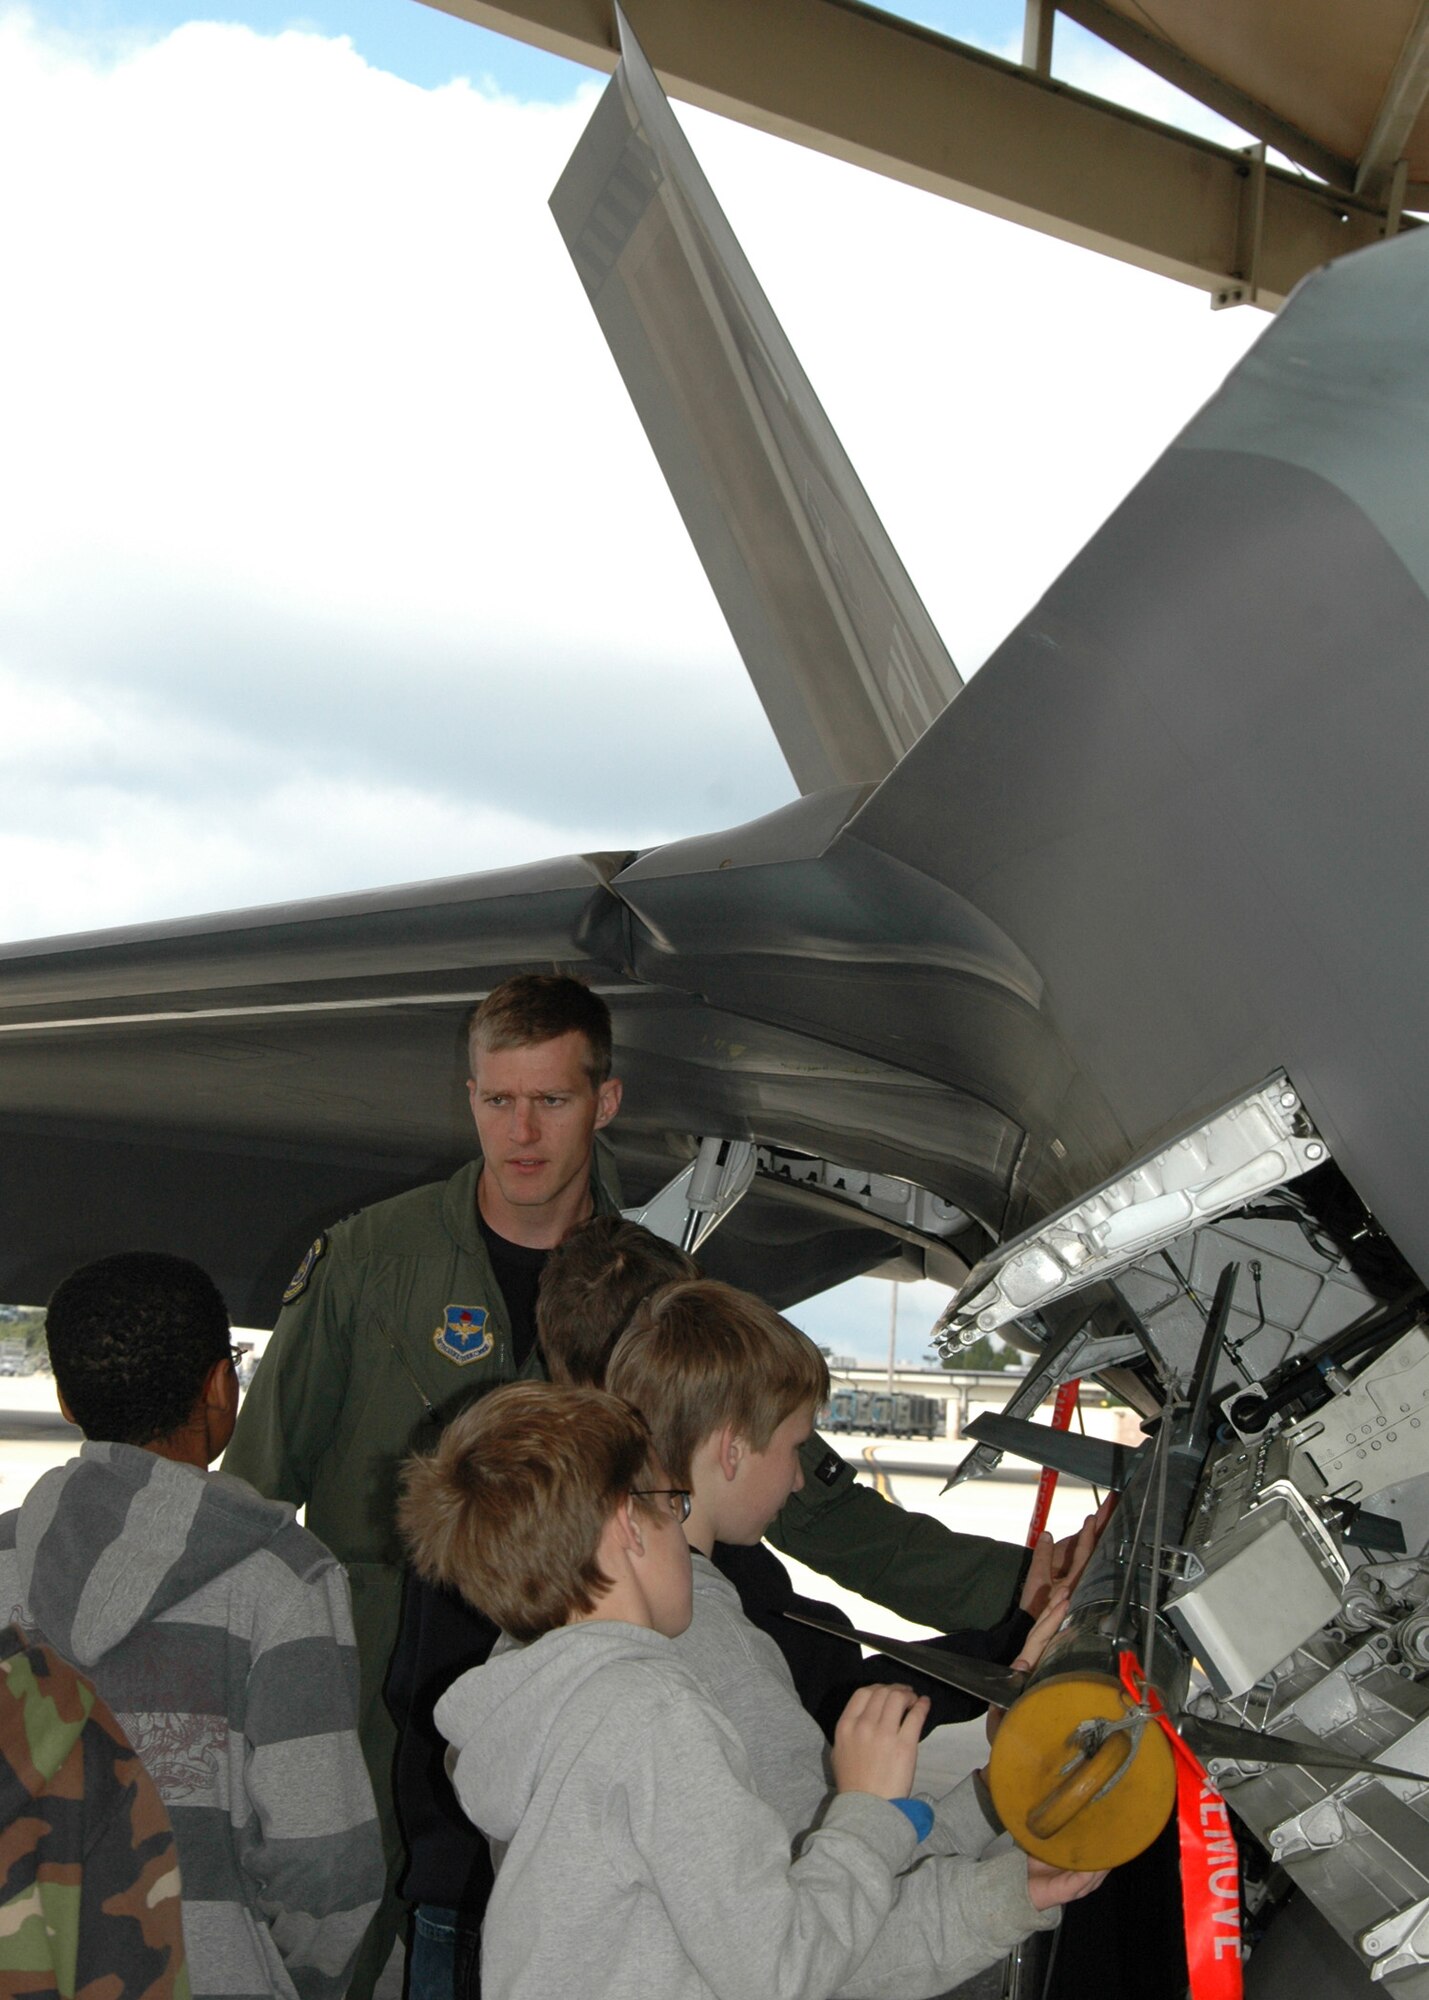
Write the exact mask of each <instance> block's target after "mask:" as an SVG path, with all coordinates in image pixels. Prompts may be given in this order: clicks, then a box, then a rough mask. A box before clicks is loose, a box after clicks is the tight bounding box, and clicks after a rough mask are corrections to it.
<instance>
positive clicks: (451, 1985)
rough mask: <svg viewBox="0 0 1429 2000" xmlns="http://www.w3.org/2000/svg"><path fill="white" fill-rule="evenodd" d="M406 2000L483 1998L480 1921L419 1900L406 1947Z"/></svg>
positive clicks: (477, 1999) (475, 1999)
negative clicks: (466, 1919) (464, 1917)
mask: <svg viewBox="0 0 1429 2000" xmlns="http://www.w3.org/2000/svg"><path fill="white" fill-rule="evenodd" d="M406 2000H481V1921H480V1919H479V1918H478V1919H476V1920H475V1921H474V1922H473V1923H471V1924H467V1923H466V1922H464V1921H463V1918H462V1915H461V1912H460V1911H459V1910H443V1909H440V1908H439V1907H438V1906H437V1905H436V1904H435V1903H418V1905H417V1907H416V1909H415V1910H414V1912H413V1915H412V1939H411V1943H410V1944H409V1945H408V1947H407V1989H406Z"/></svg>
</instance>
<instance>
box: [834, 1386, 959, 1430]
mask: <svg viewBox="0 0 1429 2000" xmlns="http://www.w3.org/2000/svg"><path fill="white" fill-rule="evenodd" d="M819 1422H820V1428H821V1429H822V1430H825V1431H829V1432H838V1431H861V1432H862V1433H863V1434H864V1435H865V1436H870V1437H929V1438H932V1437H938V1436H940V1435H941V1434H942V1430H943V1405H942V1404H941V1403H940V1402H939V1400H938V1398H937V1397H936V1396H896V1395H895V1396H890V1395H889V1394H888V1393H887V1391H886V1390H875V1389H835V1390H834V1392H833V1394H832V1396H830V1398H829V1400H828V1404H827V1406H826V1408H825V1410H824V1412H823V1414H822V1415H821V1417H820V1420H819Z"/></svg>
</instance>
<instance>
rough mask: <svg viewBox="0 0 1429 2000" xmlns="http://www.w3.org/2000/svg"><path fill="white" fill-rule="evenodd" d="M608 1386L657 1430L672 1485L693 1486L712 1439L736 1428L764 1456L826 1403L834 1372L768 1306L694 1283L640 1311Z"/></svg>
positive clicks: (714, 1284)
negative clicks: (791, 1420)
mask: <svg viewBox="0 0 1429 2000" xmlns="http://www.w3.org/2000/svg"><path fill="white" fill-rule="evenodd" d="M605 1383H606V1387H607V1388H608V1389H609V1390H610V1391H611V1393H612V1394H613V1395H616V1396H623V1397H624V1398H625V1400H626V1402H627V1403H632V1404H633V1405H634V1406H635V1408H636V1409H637V1410H639V1412H640V1413H641V1415H642V1416H643V1417H644V1419H645V1421H646V1422H647V1423H648V1424H649V1426H650V1433H651V1436H652V1437H653V1438H654V1441H655V1449H656V1451H657V1452H658V1453H659V1456H660V1460H661V1463H662V1464H663V1465H664V1467H665V1471H666V1474H667V1476H668V1477H669V1478H670V1480H671V1481H672V1482H673V1483H674V1484H675V1485H677V1486H688V1485H689V1483H690V1466H691V1463H692V1462H693V1459H694V1455H695V1452H696V1451H697V1449H698V1448H699V1446H700V1445H702V1444H703V1443H704V1441H705V1439H706V1438H708V1437H711V1436H713V1434H714V1433H715V1432H716V1431H718V1430H723V1428H724V1426H725V1425H726V1424H728V1425H729V1426H730V1427H731V1428H732V1429H733V1431H734V1433H735V1435H736V1436H737V1437H741V1438H743V1439H744V1441H745V1443H746V1444H747V1445H748V1446H749V1447H750V1448H751V1449H752V1450H754V1451H763V1450H765V1449H766V1447H767V1446H768V1443H769V1440H770V1439H771V1438H772V1437H773V1435H774V1433H775V1431H777V1430H778V1428H779V1426H780V1424H782V1423H783V1422H784V1421H785V1420H786V1418H788V1417H792V1416H793V1414H794V1412H795V1411H796V1410H802V1409H805V1408H807V1407H810V1406H812V1407H813V1408H815V1409H816V1408H817V1407H818V1406H819V1404H820V1403H822V1402H823V1401H824V1400H825V1399H826V1397H827V1396H828V1393H829V1369H828V1363H827V1362H826V1361H825V1360H824V1357H823V1355H822V1354H820V1352H819V1350H818V1348H817V1347H815V1345H814V1343H813V1341H812V1340H810V1339H809V1337H808V1335H807V1334H805V1333H801V1332H800V1331H799V1329H798V1327H797V1326H791V1325H790V1324H789V1322H788V1320H787V1319H783V1318H781V1317H780V1315H779V1314H778V1313H777V1312H775V1311H774V1309H773V1307H772V1306H767V1305H765V1304H764V1302H763V1300H762V1299H756V1298H754V1297H753V1296H752V1295H751V1294H750V1293H749V1292H740V1291H736V1290H735V1288H734V1286H733V1285H722V1284H720V1283H719V1282H718V1281H717V1280H715V1279H713V1278H695V1279H690V1280H687V1281H685V1282H683V1283H681V1284H675V1285H666V1286H664V1287H663V1288H662V1289H661V1290H660V1291H658V1292H655V1293H654V1294H653V1295H652V1296H651V1297H650V1298H648V1299H646V1300H645V1302H644V1304H643V1305H640V1306H637V1308H636V1310H635V1313H634V1316H633V1317H632V1319H631V1322H630V1325H629V1326H628V1327H627V1329H626V1331H625V1333H624V1334H623V1335H622V1336H621V1338H620V1340H619V1341H618V1342H617V1343H616V1347H615V1351H614V1353H613V1354H612V1355H611V1357H610V1362H609V1365H608V1366H607V1368H606V1372H605Z"/></svg>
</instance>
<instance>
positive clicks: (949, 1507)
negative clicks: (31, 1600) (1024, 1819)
mask: <svg viewBox="0 0 1429 2000" xmlns="http://www.w3.org/2000/svg"><path fill="white" fill-rule="evenodd" d="M80 1442H81V1440H80V1434H79V1432H78V1431H77V1430H75V1429H74V1427H73V1426H72V1425H70V1424H67V1423H66V1422H65V1420H64V1418H63V1417H62V1416H61V1415H60V1412H59V1406H58V1403H57V1401H56V1398H55V1385H54V1379H53V1377H51V1376H49V1375H19V1376H15V1375H11V1376H0V1511H3V1510H4V1509H7V1508H10V1507H18V1506H19V1505H20V1503H21V1501H22V1500H23V1499H24V1498H25V1496H26V1494H27V1493H28V1492H29V1490H30V1488H31V1487H32V1486H33V1485H34V1483H35V1481H36V1480H37V1479H39V1478H40V1477H41V1475H42V1474H44V1473H45V1472H47V1471H48V1470H49V1469H50V1467H51V1466H55V1465H62V1464H63V1463H64V1462H65V1460H66V1459H68V1458H72V1457H73V1456H74V1454H75V1452H76V1451H78V1449H79V1446H80ZM837 1444H838V1447H839V1449H840V1451H841V1452H842V1453H843V1454H844V1456H845V1457H847V1458H849V1459H851V1460H861V1461H862V1464H863V1467H864V1468H866V1469H864V1470H861V1472H860V1477H862V1478H865V1479H867V1480H868V1481H869V1482H870V1483H877V1484H879V1485H880V1486H881V1487H882V1489H883V1491H884V1492H885V1494H886V1496H887V1497H888V1498H891V1499H892V1500H893V1501H894V1503H895V1504H896V1505H898V1506H900V1507H906V1508H909V1509H910V1510H912V1511H913V1512H916V1513H925V1514H933V1515H935V1516H936V1517H937V1518H938V1519H939V1520H941V1521H944V1522H946V1524H947V1525H948V1526H949V1527H950V1528H957V1529H960V1530H962V1531H963V1532H964V1533H966V1534H974V1535H991V1536H993V1537H995V1538H996V1539H997V1540H999V1541H1009V1542H1021V1541H1025V1540H1026V1536H1027V1528H1028V1524H1029V1521H1030V1519H1031V1515H1032V1504H1033V1498H1034V1495H1035V1493H1036V1490H1037V1482H1036V1474H1035V1472H1033V1471H1032V1469H1031V1468H1030V1467H1019V1468H1017V1469H1016V1470H1014V1471H1009V1472H1004V1473H1002V1474H1000V1475H999V1476H998V1477H996V1478H993V1479H979V1480H972V1481H969V1483H968V1484H967V1485H965V1486H959V1487H956V1488H955V1489H954V1490H953V1491H952V1492H951V1493H944V1492H943V1491H942V1483H943V1482H942V1479H941V1478H940V1477H938V1476H937V1475H936V1474H934V1475H929V1474H928V1473H927V1472H925V1471H919V1472H916V1473H915V1472H905V1471H901V1470H900V1469H899V1467H900V1464H902V1465H909V1464H916V1465H919V1466H923V1467H926V1466H927V1465H929V1464H930V1463H932V1462H938V1463H943V1462H946V1463H947V1464H948V1465H949V1466H950V1467H951V1466H952V1465H955V1464H956V1463H957V1462H958V1460H959V1458H960V1457H961V1456H962V1454H963V1452H964V1451H965V1450H966V1449H967V1447H966V1446H963V1445H960V1444H957V1443H954V1442H952V1441H950V1440H947V1439H941V1438H940V1439H938V1440H937V1441H936V1442H934V1443H932V1444H929V1443H927V1442H926V1441H923V1440H916V1441H912V1442H907V1443H904V1442H895V1441H890V1440H888V1439H884V1438H869V1437H861V1436H858V1435H853V1436H848V1437H840V1438H839V1439H838V1440H837ZM1094 1505H1095V1496H1094V1495H1093V1494H1092V1492H1091V1490H1090V1488H1088V1487H1086V1486H1083V1485H1080V1484H1079V1483H1077V1482H1074V1481H1070V1480H1067V1479H1063V1480H1061V1481H1060V1482H1059V1484H1058V1489H1057V1492H1056V1494H1055V1496H1054V1498H1053V1502H1052V1514H1051V1521H1050V1526H1051V1529H1052V1532H1053V1534H1054V1535H1059V1536H1060V1535H1066V1534H1070V1533H1071V1532H1073V1530H1075V1529H1076V1527H1077V1526H1078V1525H1079V1524H1080V1522H1081V1520H1082V1517H1083V1516H1084V1515H1085V1514H1086V1513H1088V1512H1089V1511H1090V1509H1091V1508H1092V1507H1093V1506H1094ZM785 1560H786V1561H787V1558H785ZM788 1567H789V1570H790V1573H791V1575H792V1576H793V1579H794V1587H795V1589H796V1590H799V1591H802V1592H804V1593H805V1594H807V1595H808V1596H810V1597H815V1598H821V1599H823V1601H824V1602H825V1603H831V1604H837V1605H839V1606H840V1607H841V1608H842V1609H843V1610H845V1611H847V1613H848V1614H849V1616H850V1617H851V1618H852V1619H853V1622H854V1623H855V1624H856V1625H858V1626H859V1627H861V1628H862V1629H864V1630H866V1631H874V1632H883V1633H886V1634H888V1635H889V1636H890V1637H893V1638H897V1637H907V1638H919V1637H922V1636H923V1635H924V1634H925V1632H926V1630H927V1628H926V1627H923V1626H918V1625H910V1624H909V1623H908V1622H907V1620H906V1619H902V1618H897V1617H895V1616H894V1615H893V1613H892V1612H890V1611H885V1610H884V1609H883V1608H882V1607H881V1606H879V1605H874V1604H869V1603H867V1602H866V1601H865V1600H864V1599H862V1598H860V1597H858V1596H856V1595H855V1593H854V1592H852V1591H848V1590H843V1589H841V1588H840V1586H839V1585H838V1584H835V1583H831V1582H830V1581H829V1579H828V1578H827V1577H822V1576H818V1575H816V1574H815V1573H814V1572H813V1571H811V1570H807V1569H805V1568H804V1567H803V1565H802V1564H799V1563H794V1562H790V1563H789V1564H788ZM986 1756H987V1738H986V1735H985V1733H984V1730H983V1725H982V1723H981V1722H965V1723H960V1724H958V1725H956V1726H955V1727H952V1728H945V1729H936V1730H934V1731H933V1733H932V1735H931V1736H929V1737H928V1738H927V1740H926V1741H925V1743H924V1744H923V1748H922V1751H921V1752H920V1755H919V1759H918V1783H919V1789H920V1790H927V1791H929V1792H932V1793H934V1794H936V1793H938V1792H940V1791H943V1790H945V1789H946V1788H947V1787H948V1786H950V1785H952V1784H954V1783H956V1782H957V1780H958V1779H960V1778H961V1777H963V1776H965V1775H966V1774H967V1773H968V1772H969V1771H971V1770H973V1769H975V1768H976V1766H977V1765H979V1764H981V1763H983V1762H984V1761H985V1760H986ZM1000 1988H1001V1976H1000V1974H999V1973H996V1972H988V1973H985V1974H983V1975H982V1977H981V1978H980V1979H978V1980H975V1981H972V1982H970V1983H969V1985H967V1986H966V1987H960V1988H959V1989H958V1995H957V2000H992V1996H994V1995H995V1994H997V1993H998V1992H999V1991H1000ZM399 1990H400V1986H399V1983H398V1980H397V1978H396V1966H395V1965H394V1967H392V1968H389V1971H388V1973H387V1974H386V1975H384V1979H383V1981H382V1985H381V1987H380V1989H379V1991H380V1993H381V1994H382V1995H383V1996H386V1995H387V1994H388V1993H389V1992H390V1993H392V1994H393V1995H395V1993H396V1992H397V1991H399Z"/></svg>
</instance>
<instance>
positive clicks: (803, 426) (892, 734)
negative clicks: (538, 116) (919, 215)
mask: <svg viewBox="0 0 1429 2000" xmlns="http://www.w3.org/2000/svg"><path fill="white" fill-rule="evenodd" d="M620 33H621V50H622V55H621V62H620V66H619V68H618V69H617V70H616V72H615V75H614V77H613V78H612V80H611V82H610V85H609V87H608V88H607V90H606V92H605V94H604V96H603V97H602V98H601V101H600V104H599V106H598V107H597V109H596V112H595V115H594V117H593V118H592V119H591V122H590V124H589V126H588V127H587V128H586V131H585V133H584V135H583V136H582V138H581V141H580V144H579V145H578V146H577V148H576V151H575V153H574V154H573V155H572V157H571V160H570V164H569V165H568V166H567V168H566V170H565V173H564V174H563V175H562V176H561V180H560V183H559V185H558V186H557V188H556V191H555V193H554V194H553V195H552V197H551V208H552V211H553V212H554V214H555V217H556V220H557V222H558V223H559V225H560V228H561V233H562V235H563V236H564V237H565V240H566V243H567V245H568V247H569V249H570V252H571V255H572V257H573V258H574V260H575V264H576V268H577V270H578V271H579V273H580V276H581V280H582V282H583V284H584V285H585V288H586V291H587V293H588V294H589V296H590V300H591V303H592V305H593V306H594V307H595V311H596V316H597V318H598V319H599V321H600V324H601V327H602V329H603V330H604V333H605V337H606V339H607V340H608V341H609V343H610V347H611V351H612V353H613V354H614V356H615V359H616V362H617V364H618V366H619V368H620V371H621V373H622V375H623V376H624V378H625V383H626V387H627V388H628V389H629V391H630V395H631V398H632V400H633V401H634V403H635V407H636V409H637V410H638V412H639V414H640V419H641V422H642V423H643V424H644V426H645V430H646V434H647V435H648V437H649V439H650V442H651V445H652V446H653V448H654V451H655V455H656V457H657V458H658V459H659V461H660V465H661V468H662V470H663V471H664V474H665V477H666V479H667V480H668V481H669V483H670V488H671V491H672V492H673V493H674V496H675V500H676V503H677V504H678V506H679V509H680V512H681V514H682V515H683V517H684V520H685V525H686V527H687V528H688V529H689V532H690V535H691V537H692V539H693V541H694V544H695V547H696V548H697V549H698V551H699V555H700V560H701V561H702V562H703V564H704V567H705V571H706V574H707V575H708V577H709V579H710V582H711V584H712V585H713V587H714V591H715V595H716V596H717V597H718V599H719V602H720V607H721V609H722V610H723V612H724V615H725V617H726V618H727V619H728V621H729V626H730V629H731V631H732V632H733V634H734V638H735V643H736V644H737V645H738V647H739V649H740V652H741V654H742V655H743V657H744V662H745V665H746V666H747V668H748V669H749V674H750V678H751V679H752V680H753V682H754V686H755V689H756V691H757V693H758V695H759V698H760V700H761V702H762V703H763V704H764V710H765V713H766V714H767V715H768V717H769V720H770V723H771V724H772V726H773V729H774V733H775V735H776V736H777V737H778V739H779V746H780V748H781V749H782V750H783V752H784V755H785V757H786V758H787V759H788V762H789V767H790V769H791V770H792V772H793V774H794V777H795V779H796V781H797V783H798V785H799V788H800V790H801V791H803V792H810V791H818V790H821V789H823V788H824V787H826V786H831V785H846V784H859V783H868V782H871V781H876V780H878V779H881V778H883V777H885V776H886V775H887V774H888V772H889V771H891V770H892V768H893V766H894V765H895V764H896V763H897V762H898V760H899V758H900V757H901V756H902V755H903V754H904V752H905V751H906V750H908V749H910V748H911V747H912V745H913V744H914V743H915V742H916V741H917V739H918V738H919V737H920V736H921V735H922V733H923V731H924V730H925V729H926V728H927V726H928V724H929V723H930V722H931V721H932V720H933V719H934V717H935V716H937V715H938V714H940V713H941V711H942V710H943V709H944V708H945V707H946V706H947V704H948V702H949V701H950V700H951V698H952V696H953V695H954V694H956V693H957V691H958V688H959V687H960V685H961V682H960V681H959V678H958V674H957V669H956V668H955V667H954V665H953V663H952V661H951V659H950V658H949V657H948V654H947V651H946V649H945V648H944V646H943V643H942V641H941V639H939V637H938V634H937V632H936V630H935V629H934V626H933V623H932V620H931V619H930V618H929V616H928V614H927V612H926V611H925V610H924V608H923V605H922V603H921V601H920V599H919V597H918V593H917V592H916V591H915V590H914V588H913V585H912V583H911V581H910V580H909V577H908V574H907V572H906V571H905V569H904V568H903V565H902V563H901V562H900V561H899V559H898V555H897V553H896V551H895V550H894V548H893V544H892V543H891V542H890V541H889V539H888V536H887V535H886V534H885V533H884V531H883V528H882V526H881V524H880V522H879V519H878V516H877V515H876V514H875V513H874V511H873V508H872V506H871V505H870V504H869V500H868V496H867V494H866V493H865V492H864V490H863V487H862V485H861V484H860V483H859V480H858V476H857V474H856V473H855V472H854V469H853V467H852V466H851V465H850V463H849V461H848V458H847V456H846V455H845V453H844V450H843V447H842V446H841V445H840V443H839V441H838V438H837V437H836V436H835V434H834V431H833V427H832V426H831V424H830V423H829V420H828V418H827V417H826V416H825V415H824V412H823V410H822V408H821V407H820V404H819V401H818V398H817V397H816V396H815V394H814V392H813V390H812V388H811V387H810V385H809V382H808V379H807V377H806V376H805V374H804V371H803V369H802V368H801V367H800V366H799V362H798V360H797V358H796V357H795V354H794V350H793V349H792V347H791V346H790V345H789V342H788V341H787V340H786V339H785V337H784V334H783V331H782V330H781V328H780V326H779V322H778V321H777V320H776V318H775V317H774V314H773V312H772V310H771V309H770V306H769V302H768V300H767V299H766V298H765V296H764V293H763V291H762V290H761V289H760V286H759V283H758V281H757V279H756V278H755V276H754V273H753V271H752V270H751V269H750V267H749V264H748V262H747V260H746V258H745V256H744V253H743V252H742V251H741V249H740V247H739V245H738V243H737V242H736V240H735V237H734V233H733V231H732V230H731V229H730V226H729V224H728V222H727V221H726V220H725V217H724V215H723V213H722V211H721V209H720V207H719V204H718V203H717V202H716V200H715V198H714V195H713V193H712V192H711V189H710V187H709V184H708V182H707V181H706V180H705V177H704V175H703V173H702V172H701V171H700V168H699V165H698V163H697V161H696V159H695V157H694V154H693V153H692V151H691V150H690V147H689V144H688V143H687V141H686V139H685V137H684V134H683V133H682V132H681V130H680V128H679V126H678V124H677V123H676V122H675V118H674V115H673V113H672V112H671V110H670V106H669V104H668V103H667V102H666V99H665V94H664V92H663V91H662V90H661V88H660V85H659V83H658V82H657V81H656V78H655V75H654V72H653V71H652V70H651V68H650V66H649V64H648V63H647V62H646V60H645V57H644V56H643V54H642V53H641V51H640V48H639V45H638V44H637V43H636V41H635V39H634V37H633V36H632V35H631V33H630V30H629V28H628V27H627V25H626V23H625V21H624V20H623V18H622V19H621V21H620Z"/></svg>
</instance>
